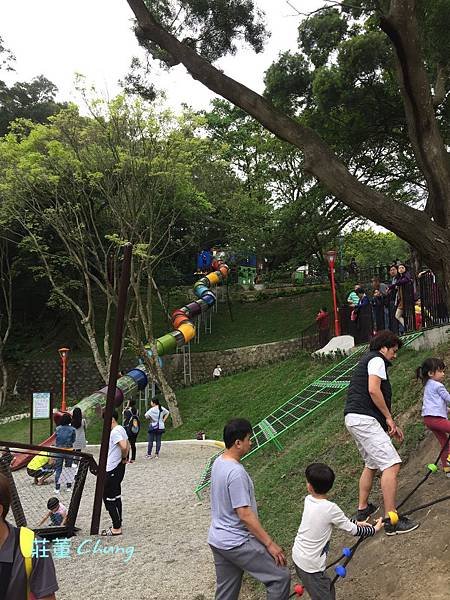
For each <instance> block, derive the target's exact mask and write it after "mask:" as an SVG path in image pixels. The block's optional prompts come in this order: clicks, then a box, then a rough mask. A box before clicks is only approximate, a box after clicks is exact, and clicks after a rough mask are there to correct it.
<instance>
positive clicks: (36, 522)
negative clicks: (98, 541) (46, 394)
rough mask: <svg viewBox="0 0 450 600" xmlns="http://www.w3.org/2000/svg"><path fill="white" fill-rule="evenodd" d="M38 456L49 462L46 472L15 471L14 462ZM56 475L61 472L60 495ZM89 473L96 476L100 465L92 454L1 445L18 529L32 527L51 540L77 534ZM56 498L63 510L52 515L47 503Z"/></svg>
mask: <svg viewBox="0 0 450 600" xmlns="http://www.w3.org/2000/svg"><path fill="white" fill-rule="evenodd" d="M36 456H40V457H42V456H44V457H47V458H48V459H49V460H48V462H47V463H46V464H45V465H44V467H45V468H40V469H39V470H37V471H36V470H31V469H30V468H28V467H26V466H25V465H24V466H23V468H20V469H17V470H15V469H14V466H15V465H14V463H15V462H18V461H19V462H26V461H24V460H23V459H24V458H25V457H27V459H28V458H34V457H36ZM57 471H60V472H59V473H58V477H59V486H60V493H58V492H56V493H55V490H54V483H55V477H56V472H57ZM89 471H90V472H91V473H93V474H96V473H97V464H96V462H95V460H94V458H93V457H92V455H91V454H87V453H84V452H75V451H73V450H65V449H63V448H55V447H50V446H49V447H44V446H35V445H28V444H20V443H18V442H3V441H0V473H2V474H3V475H5V476H6V478H7V479H8V481H9V488H10V492H11V512H12V515H13V517H14V521H15V523H16V526H17V527H29V528H30V529H32V530H33V531H34V532H35V533H36V534H38V535H40V536H41V537H44V538H47V539H49V540H52V539H55V538H64V537H71V536H73V535H74V533H75V532H76V530H77V527H76V523H77V517H78V510H79V508H80V502H81V497H82V494H83V490H84V485H85V482H86V477H87V474H88V472H89ZM55 498H56V499H57V500H58V502H59V504H60V505H62V506H61V507H60V506H58V508H57V509H56V510H57V511H58V512H56V513H53V512H52V511H51V510H50V509H49V507H48V503H49V500H50V499H55ZM50 513H51V514H50Z"/></svg>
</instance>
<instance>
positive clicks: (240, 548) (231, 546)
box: [208, 419, 291, 600]
mask: <svg viewBox="0 0 450 600" xmlns="http://www.w3.org/2000/svg"><path fill="white" fill-rule="evenodd" d="M251 435H252V426H251V425H250V423H249V421H247V420H246V419H233V420H231V421H229V422H228V423H227V424H226V425H225V428H224V430H223V441H224V442H225V451H224V453H223V454H222V455H220V456H219V457H218V458H217V459H216V460H215V461H214V464H213V467H212V472H211V517H212V518H211V526H210V528H209V534H208V543H209V545H210V548H211V550H212V553H213V557H214V564H215V568H216V581H217V587H216V595H215V600H237V599H238V597H239V592H240V589H241V583H242V576H243V574H244V571H246V572H248V573H249V574H250V575H252V576H253V577H254V578H255V579H257V580H258V581H261V582H262V583H263V584H264V585H265V586H266V590H267V599H268V600H287V599H288V597H289V587H290V580H291V577H290V574H289V570H288V568H287V567H286V557H285V555H284V552H283V549H282V548H281V547H280V546H279V545H278V544H276V543H275V542H274V541H273V540H272V538H271V537H270V535H269V534H268V533H267V532H266V531H265V529H264V528H263V527H262V525H261V523H260V521H259V519H258V510H257V506H256V500H255V492H254V488H253V482H252V480H251V479H250V476H249V475H248V473H247V471H246V470H245V469H244V467H243V466H242V465H241V463H240V461H241V459H242V458H243V457H244V456H245V455H246V454H247V453H248V452H249V451H250V448H251V445H252V442H251V439H250V438H251Z"/></svg>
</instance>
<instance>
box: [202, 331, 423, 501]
mask: <svg viewBox="0 0 450 600" xmlns="http://www.w3.org/2000/svg"><path fill="white" fill-rule="evenodd" d="M421 335H422V332H420V331H419V332H415V333H411V334H409V335H406V336H403V338H402V339H403V343H404V345H405V346H407V345H408V344H410V343H411V342H412V341H413V340H415V339H416V338H417V337H419V336H421ZM367 349H368V347H367V345H365V344H364V345H362V346H359V347H358V348H355V350H354V351H353V352H352V354H350V356H347V357H346V358H344V359H343V360H341V361H339V362H338V363H337V364H335V365H334V366H333V367H331V368H330V369H328V370H327V371H325V372H324V373H323V374H322V375H321V376H320V377H319V378H318V379H316V380H315V381H313V382H312V383H310V384H309V385H307V386H306V387H305V388H303V389H302V390H301V391H300V392H298V393H297V394H295V396H293V397H292V398H290V399H289V400H287V402H284V404H282V405H281V406H279V407H278V408H276V409H275V410H274V411H273V412H272V413H271V414H270V415H267V416H266V417H265V418H264V419H262V420H261V421H259V423H257V424H256V425H255V426H254V427H253V435H252V450H251V451H250V452H249V453H248V454H246V456H244V459H248V458H249V457H250V456H251V455H252V454H254V453H255V452H257V451H259V450H260V449H261V448H263V447H265V446H267V445H268V444H269V443H271V444H273V445H274V446H275V447H276V448H277V449H278V450H281V449H282V445H281V443H280V441H279V439H278V437H279V436H280V435H282V434H283V433H285V432H286V431H287V430H288V429H290V428H291V427H293V426H294V425H297V424H298V423H299V422H300V421H302V420H303V419H305V418H306V417H308V416H309V415H311V414H312V413H314V412H315V411H316V410H318V409H319V408H320V407H321V406H323V405H324V404H325V403H327V402H329V401H330V400H331V399H333V398H335V397H336V396H338V395H340V394H341V393H342V392H343V391H344V390H345V389H347V387H348V386H349V384H350V379H351V376H352V373H353V370H354V368H355V366H356V365H357V364H358V362H359V359H360V358H361V355H362V354H363V353H364V352H366V351H367ZM222 453H223V450H221V451H220V452H217V453H216V454H214V455H213V456H211V457H210V458H209V460H208V461H207V463H206V466H205V468H204V470H203V473H202V474H201V476H200V480H199V482H198V484H197V487H196V488H195V493H196V494H197V496H198V497H199V498H200V494H201V491H202V490H203V489H204V488H206V487H207V486H208V485H209V484H210V481H211V471H212V466H213V464H214V461H215V460H216V459H217V458H218V457H219V456H220V455H221V454H222Z"/></svg>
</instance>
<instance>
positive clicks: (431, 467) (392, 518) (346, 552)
mask: <svg viewBox="0 0 450 600" xmlns="http://www.w3.org/2000/svg"><path fill="white" fill-rule="evenodd" d="M449 442H450V435H449V436H448V438H447V441H446V443H445V444H444V445H443V446H442V448H441V451H440V452H439V454H438V455H437V458H436V460H435V461H434V463H430V464H428V465H427V473H426V475H425V476H424V477H422V479H421V480H420V481H419V483H418V484H417V485H416V486H415V487H414V488H413V489H412V490H411V491H410V492H409V493H408V494H407V495H406V497H405V498H403V500H402V501H401V502H400V504H399V505H398V506H397V511H398V509H399V508H401V507H402V506H403V505H404V504H405V503H406V502H407V501H408V500H409V499H410V498H411V497H412V496H413V495H414V494H415V493H416V492H417V490H418V489H419V488H420V486H421V485H423V484H424V483H425V481H426V480H427V479H428V477H429V476H430V475H431V474H432V473H436V471H437V470H438V466H437V465H438V462H439V460H440V458H441V456H442V454H443V452H444V450H445V448H446V447H447V445H448V443H449ZM445 500H450V495H447V496H443V497H442V498H438V499H437V500H432V501H431V502H427V503H426V504H421V505H420V506H416V507H415V508H412V509H410V510H409V511H407V512H403V513H402V515H401V516H406V515H411V514H413V513H415V512H418V511H419V510H422V509H424V508H428V507H429V506H433V505H434V504H438V503H440V502H444V501H445ZM388 515H389V516H388V517H386V518H384V519H383V523H392V525H396V524H397V522H398V519H399V515H398V513H397V512H389V513H388ZM365 539H367V538H359V540H358V541H357V542H356V543H355V544H353V546H351V547H350V548H343V550H342V554H341V556H340V557H339V558H337V559H336V560H334V561H333V562H332V563H330V564H329V565H327V567H326V569H329V568H330V567H333V566H334V565H337V563H339V562H341V560H342V559H343V558H344V559H345V560H344V562H343V564H342V565H338V566H337V567H335V572H336V575H335V577H334V579H333V580H332V582H331V585H332V586H334V585H335V583H336V581H337V580H338V579H339V578H340V577H345V576H346V574H347V565H348V563H349V562H350V561H351V560H352V558H353V556H354V555H355V552H356V550H357V549H358V548H359V546H360V544H361V543H362V542H363V541H364V540H365Z"/></svg>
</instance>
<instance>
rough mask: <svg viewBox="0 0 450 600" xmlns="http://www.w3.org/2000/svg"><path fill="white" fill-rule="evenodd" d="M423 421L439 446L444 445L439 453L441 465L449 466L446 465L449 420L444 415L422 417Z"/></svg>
mask: <svg viewBox="0 0 450 600" xmlns="http://www.w3.org/2000/svg"><path fill="white" fill-rule="evenodd" d="M423 422H424V423H425V426H426V427H427V428H428V429H429V430H430V431H432V432H433V433H434V435H435V436H436V437H437V440H438V442H439V444H440V446H441V448H444V447H446V449H445V450H444V451H443V452H442V454H441V464H442V466H443V467H447V466H450V465H447V456H448V455H449V454H450V444H449V442H448V436H449V435H450V421H449V420H448V419H445V418H444V417H424V418H423ZM449 460H450V459H449Z"/></svg>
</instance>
